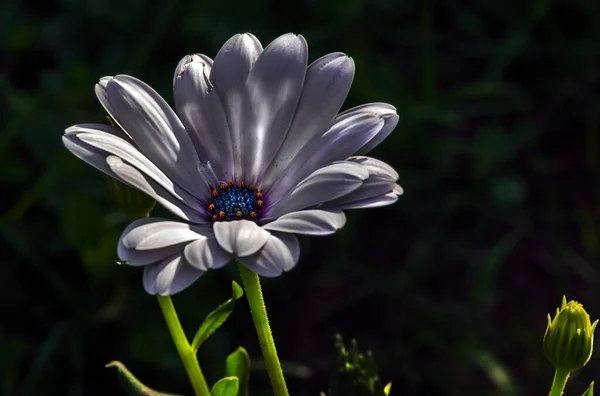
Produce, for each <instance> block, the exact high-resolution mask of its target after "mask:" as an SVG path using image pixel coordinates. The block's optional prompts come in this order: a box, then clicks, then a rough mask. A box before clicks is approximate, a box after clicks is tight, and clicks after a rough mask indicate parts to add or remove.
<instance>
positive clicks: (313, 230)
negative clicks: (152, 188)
mask: <svg viewBox="0 0 600 396" xmlns="http://www.w3.org/2000/svg"><path fill="white" fill-rule="evenodd" d="M344 224H346V216H345V215H344V212H342V211H341V210H339V209H330V210H321V209H309V210H301V211H298V212H292V213H287V214H284V215H283V216H281V217H280V218H278V219H276V220H275V221H272V222H270V223H267V224H265V225H264V226H263V228H264V229H265V230H269V231H282V232H289V233H293V234H305V235H329V234H333V233H334V232H336V231H337V230H339V229H340V228H342V227H343V226H344Z"/></svg>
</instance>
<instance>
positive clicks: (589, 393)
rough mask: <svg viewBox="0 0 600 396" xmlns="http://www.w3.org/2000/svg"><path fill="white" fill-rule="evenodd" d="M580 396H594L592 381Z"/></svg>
mask: <svg viewBox="0 0 600 396" xmlns="http://www.w3.org/2000/svg"><path fill="white" fill-rule="evenodd" d="M581 396H594V381H592V382H591V383H590V386H589V387H588V388H587V390H586V391H585V392H584V394H583V395H581Z"/></svg>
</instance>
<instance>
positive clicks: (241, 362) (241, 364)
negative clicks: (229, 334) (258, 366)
mask: <svg viewBox="0 0 600 396" xmlns="http://www.w3.org/2000/svg"><path fill="white" fill-rule="evenodd" d="M225 375H226V376H227V377H237V378H238V379H239V390H238V393H237V396H248V382H249V380H250V356H249V355H248V352H246V350H245V349H244V348H242V347H238V349H237V350H236V351H235V352H233V353H231V354H230V355H229V356H227V361H226V363H225Z"/></svg>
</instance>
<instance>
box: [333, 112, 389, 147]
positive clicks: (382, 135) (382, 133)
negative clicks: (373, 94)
mask: <svg viewBox="0 0 600 396" xmlns="http://www.w3.org/2000/svg"><path fill="white" fill-rule="evenodd" d="M359 113H377V114H380V115H381V117H382V118H383V120H384V121H385V124H384V125H383V127H382V128H381V130H380V131H379V133H377V135H375V136H374V137H373V138H372V139H371V140H369V141H368V142H367V143H365V145H364V146H363V147H361V148H360V149H358V150H357V151H356V154H360V155H362V154H365V153H368V152H369V151H371V150H372V149H373V148H374V147H375V146H377V145H378V144H379V143H381V142H382V141H383V140H384V139H385V138H386V137H388V135H389V134H390V133H392V131H393V130H394V128H395V127H396V125H397V124H398V114H396V108H395V107H394V106H392V105H389V104H387V103H369V104H364V105H361V106H357V107H353V108H351V109H348V110H346V111H344V112H343V113H341V114H340V115H339V116H338V117H337V118H336V120H337V121H341V120H343V119H345V118H348V117H352V116H354V115H356V114H359Z"/></svg>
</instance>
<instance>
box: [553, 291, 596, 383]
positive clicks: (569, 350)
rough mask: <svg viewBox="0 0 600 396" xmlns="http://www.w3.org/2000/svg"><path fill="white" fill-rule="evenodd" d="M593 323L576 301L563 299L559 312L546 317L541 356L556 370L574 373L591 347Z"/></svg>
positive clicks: (588, 355)
mask: <svg viewBox="0 0 600 396" xmlns="http://www.w3.org/2000/svg"><path fill="white" fill-rule="evenodd" d="M597 324H598V321H597V320H596V321H595V322H594V324H591V322H590V316H589V315H588V313H587V312H586V311H585V309H583V305H581V304H580V303H578V302H576V301H569V302H568V303H567V298H566V297H564V296H563V300H562V304H561V307H560V309H558V308H557V309H556V316H554V319H551V317H550V315H548V327H547V328H546V334H544V354H545V355H546V357H547V358H548V360H549V361H550V363H552V364H553V365H554V367H555V368H556V369H557V370H564V371H568V372H570V371H574V370H577V369H579V368H581V367H583V366H584V365H585V364H586V363H587V362H588V360H590V357H591V356H592V350H593V347H594V329H595V328H596V325H597Z"/></svg>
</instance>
